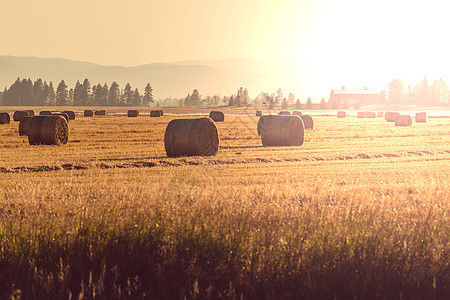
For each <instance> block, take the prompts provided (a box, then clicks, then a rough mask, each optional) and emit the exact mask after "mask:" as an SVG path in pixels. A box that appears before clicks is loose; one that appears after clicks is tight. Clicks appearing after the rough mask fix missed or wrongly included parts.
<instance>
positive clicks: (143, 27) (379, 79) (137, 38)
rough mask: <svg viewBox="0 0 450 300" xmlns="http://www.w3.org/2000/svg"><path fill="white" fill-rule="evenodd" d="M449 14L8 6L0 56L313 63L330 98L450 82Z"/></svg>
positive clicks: (285, 0)
mask: <svg viewBox="0 0 450 300" xmlns="http://www.w3.org/2000/svg"><path fill="white" fill-rule="evenodd" d="M449 8H450V4H447V3H446V2H445V1H440V0H429V1H414V0H411V1H403V0H400V1H395V0H394V1H393V0H380V1H365V0H315V1H312V0H297V1H293V0H279V1H269V0H267V1H266V0H247V1H241V0H228V1H212V0H182V1H181V0H165V1H153V0H133V1H119V0H96V1H89V0H78V1H65V0H41V1H15V0H14V1H12V0H3V1H2V12H3V13H2V17H1V18H0V34H1V40H2V46H1V47H0V55H17V56H37V57H62V58H68V59H73V60H82V61H90V62H94V63H98V64H104V65H124V66H129V65H139V64H147V63H153V62H174V61H180V60H191V59H195V60H203V59H223V58H255V59H260V58H264V59H292V58H295V59H301V60H304V59H307V60H308V64H307V65H308V67H307V69H308V70H307V72H308V74H310V78H311V79H314V80H315V81H316V82H318V83H317V87H315V89H316V90H320V89H321V88H322V86H323V87H326V92H327V93H328V92H329V88H330V87H339V86H341V85H346V86H348V87H352V88H358V87H361V86H362V85H367V86H369V87H374V88H385V85H386V83H387V82H388V81H390V80H391V79H392V78H395V77H401V78H402V79H404V80H405V81H406V82H411V83H416V82H417V81H420V80H421V79H422V78H423V77H424V76H427V77H428V78H429V80H431V81H432V80H434V79H438V78H440V77H442V78H443V79H444V80H446V81H447V82H449V81H450V59H449V55H450V39H449V38H448V37H447V36H446V35H445V30H446V29H447V28H450V18H448V16H447V15H448V11H449ZM291 72H292V73H293V74H294V75H295V72H296V69H295V67H293V68H292V70H291Z"/></svg>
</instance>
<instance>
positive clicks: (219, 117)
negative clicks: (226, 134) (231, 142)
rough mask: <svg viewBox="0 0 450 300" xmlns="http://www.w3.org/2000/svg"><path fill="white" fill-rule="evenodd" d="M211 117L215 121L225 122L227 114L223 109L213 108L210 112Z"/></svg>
mask: <svg viewBox="0 0 450 300" xmlns="http://www.w3.org/2000/svg"><path fill="white" fill-rule="evenodd" d="M209 117H210V118H211V119H213V121H214V122H223V121H224V120H225V115H224V114H223V112H221V111H217V110H213V111H211V112H210V113H209Z"/></svg>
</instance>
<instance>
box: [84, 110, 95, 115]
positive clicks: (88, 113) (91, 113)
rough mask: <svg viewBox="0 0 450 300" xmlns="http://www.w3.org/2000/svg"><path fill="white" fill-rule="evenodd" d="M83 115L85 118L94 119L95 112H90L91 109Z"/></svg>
mask: <svg viewBox="0 0 450 300" xmlns="http://www.w3.org/2000/svg"><path fill="white" fill-rule="evenodd" d="M83 115H84V116H85V117H92V116H93V115H94V112H93V111H92V110H90V109H86V110H85V111H84V113H83Z"/></svg>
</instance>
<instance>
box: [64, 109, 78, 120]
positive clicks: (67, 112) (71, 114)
mask: <svg viewBox="0 0 450 300" xmlns="http://www.w3.org/2000/svg"><path fill="white" fill-rule="evenodd" d="M63 113H65V114H67V115H68V116H69V120H75V112H74V111H73V110H65V111H63Z"/></svg>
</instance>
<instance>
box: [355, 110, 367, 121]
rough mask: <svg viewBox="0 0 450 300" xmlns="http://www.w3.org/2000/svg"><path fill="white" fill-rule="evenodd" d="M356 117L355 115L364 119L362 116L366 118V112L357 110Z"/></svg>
mask: <svg viewBox="0 0 450 300" xmlns="http://www.w3.org/2000/svg"><path fill="white" fill-rule="evenodd" d="M356 117H357V118H358V119H364V118H366V112H365V111H359V112H358V113H357V114H356Z"/></svg>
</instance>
